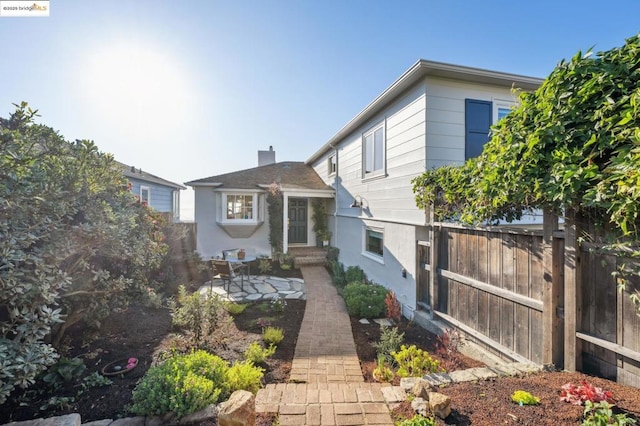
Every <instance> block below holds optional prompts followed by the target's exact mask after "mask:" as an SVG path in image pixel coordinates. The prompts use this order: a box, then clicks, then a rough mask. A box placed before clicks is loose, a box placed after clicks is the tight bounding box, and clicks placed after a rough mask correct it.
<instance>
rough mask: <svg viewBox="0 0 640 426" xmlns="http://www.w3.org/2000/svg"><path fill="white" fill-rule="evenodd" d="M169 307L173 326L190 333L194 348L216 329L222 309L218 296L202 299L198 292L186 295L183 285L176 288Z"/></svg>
mask: <svg viewBox="0 0 640 426" xmlns="http://www.w3.org/2000/svg"><path fill="white" fill-rule="evenodd" d="M170 306H171V310H172V314H173V325H174V326H176V327H179V328H181V329H183V330H186V331H188V332H189V333H191V336H192V343H193V344H194V345H195V346H199V345H200V344H201V343H202V340H203V338H204V337H205V336H208V335H209V334H210V333H212V332H213V331H214V330H215V329H216V328H217V327H218V323H219V322H220V319H221V313H222V309H223V303H222V301H221V300H220V298H219V297H218V295H209V296H207V297H203V296H202V295H201V294H200V293H198V292H195V293H192V294H187V289H186V288H185V286H183V285H181V286H180V287H179V288H178V296H177V299H176V300H175V301H172V302H171V303H170Z"/></svg>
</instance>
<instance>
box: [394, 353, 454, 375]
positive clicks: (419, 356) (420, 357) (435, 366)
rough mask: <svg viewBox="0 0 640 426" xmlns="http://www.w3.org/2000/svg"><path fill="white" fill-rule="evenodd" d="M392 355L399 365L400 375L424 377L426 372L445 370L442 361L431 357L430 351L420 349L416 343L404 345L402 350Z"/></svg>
mask: <svg viewBox="0 0 640 426" xmlns="http://www.w3.org/2000/svg"><path fill="white" fill-rule="evenodd" d="M392 355H393V358H394V359H395V361H396V364H397V365H398V376H400V377H422V376H424V375H425V374H430V373H436V372H439V371H443V369H442V368H441V367H440V361H438V360H436V359H433V358H431V356H430V355H429V352H427V351H423V350H422V349H418V348H417V347H416V345H411V346H409V347H407V346H406V345H402V346H401V347H400V350H399V351H397V352H393V354H392Z"/></svg>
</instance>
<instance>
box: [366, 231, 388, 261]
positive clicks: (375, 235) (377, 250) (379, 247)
mask: <svg viewBox="0 0 640 426" xmlns="http://www.w3.org/2000/svg"><path fill="white" fill-rule="evenodd" d="M364 254H365V255H366V256H368V257H370V258H372V259H374V260H376V261H379V262H382V259H383V256H384V232H383V230H382V229H378V228H370V227H365V228H364Z"/></svg>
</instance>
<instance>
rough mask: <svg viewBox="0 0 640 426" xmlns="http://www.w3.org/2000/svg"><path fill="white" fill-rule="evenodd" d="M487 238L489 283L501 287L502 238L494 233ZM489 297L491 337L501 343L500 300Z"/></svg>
mask: <svg viewBox="0 0 640 426" xmlns="http://www.w3.org/2000/svg"><path fill="white" fill-rule="evenodd" d="M487 236H488V238H489V283H490V284H492V285H493V286H494V287H501V285H502V282H501V279H502V272H501V270H502V236H501V235H500V234H492V233H487ZM487 297H488V299H489V337H490V338H491V339H493V340H494V341H496V342H499V341H500V325H501V319H502V315H501V313H502V306H501V304H500V298H499V297H497V296H494V295H492V294H489V295H488V296H487Z"/></svg>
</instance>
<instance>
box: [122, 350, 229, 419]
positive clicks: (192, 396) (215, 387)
mask: <svg viewBox="0 0 640 426" xmlns="http://www.w3.org/2000/svg"><path fill="white" fill-rule="evenodd" d="M228 371H229V364H228V363H227V362H226V361H225V360H223V359H222V358H220V357H218V356H216V355H211V354H209V353H207V352H205V351H196V352H193V353H191V354H189V355H178V356H175V357H172V358H169V359H168V360H167V361H165V362H164V363H163V364H160V365H158V366H155V367H151V368H150V369H149V371H147V373H146V374H145V376H144V377H143V378H142V380H141V381H140V383H139V384H138V385H137V386H136V388H135V389H134V391H133V406H132V407H131V411H132V412H134V413H136V414H140V415H148V416H150V415H156V416H157V415H162V414H165V413H175V414H176V415H177V416H178V417H181V416H183V415H185V414H189V413H193V412H195V411H198V410H200V409H202V408H204V407H206V406H207V405H209V404H215V403H216V402H218V401H219V400H220V399H222V398H224V397H226V396H228V395H229V386H228V383H226V375H227V372H228Z"/></svg>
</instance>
